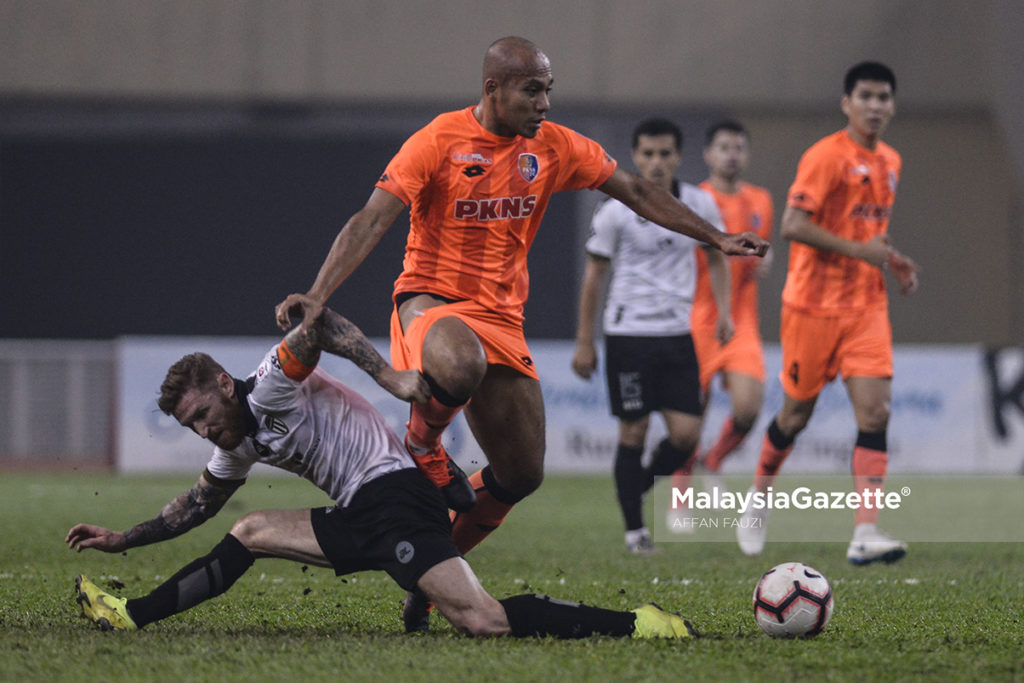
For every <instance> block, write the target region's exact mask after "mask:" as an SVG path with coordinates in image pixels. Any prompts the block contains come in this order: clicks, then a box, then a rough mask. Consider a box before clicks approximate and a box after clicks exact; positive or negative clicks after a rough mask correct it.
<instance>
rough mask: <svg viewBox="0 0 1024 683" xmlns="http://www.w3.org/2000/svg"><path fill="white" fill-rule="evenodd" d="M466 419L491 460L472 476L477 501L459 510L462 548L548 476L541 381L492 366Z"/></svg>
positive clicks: (456, 524)
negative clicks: (545, 465)
mask: <svg viewBox="0 0 1024 683" xmlns="http://www.w3.org/2000/svg"><path fill="white" fill-rule="evenodd" d="M466 422H467V423H468V424H469V428H470V430H471V431H472V432H473V436H474V438H476V441H477V443H478V444H479V445H480V448H481V450H483V452H484V455H485V456H487V461H488V464H487V466H486V467H484V468H483V469H482V470H480V471H478V472H476V473H474V474H473V475H472V476H471V477H470V482H471V483H472V484H473V488H474V489H475V491H476V497H477V503H476V506H475V507H474V508H473V509H472V510H470V511H468V512H458V513H456V514H455V516H454V519H453V528H452V536H453V538H454V539H455V544H456V546H457V547H458V549H459V551H460V552H462V553H467V552H469V551H470V550H471V549H472V548H474V547H476V545H477V544H478V543H480V541H482V540H483V539H484V538H486V537H487V536H488V535H489V534H490V533H491V532H492V531H494V530H495V529H496V528H498V526H499V525H500V524H501V523H502V521H503V520H504V519H505V516H506V515H507V514H508V513H509V511H510V510H511V509H512V507H513V506H514V505H515V504H516V503H518V502H519V501H520V500H522V499H523V498H525V497H526V496H528V495H530V494H531V493H533V492H534V491H535V490H537V488H538V487H539V486H540V484H541V482H542V481H543V479H544V448H545V422H544V398H543V395H542V394H541V388H540V382H539V381H538V380H536V379H534V378H532V377H527V376H526V375H523V374H522V373H520V372H517V371H516V370H514V369H512V368H510V367H508V366H507V365H491V366H489V367H488V369H487V374H486V375H485V376H484V379H483V381H482V382H481V383H480V385H479V386H478V387H477V390H476V391H475V392H474V394H473V401H472V403H470V404H469V405H468V406H467V407H466Z"/></svg>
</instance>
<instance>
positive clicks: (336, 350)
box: [281, 294, 430, 403]
mask: <svg viewBox="0 0 1024 683" xmlns="http://www.w3.org/2000/svg"><path fill="white" fill-rule="evenodd" d="M281 305H282V306H284V307H285V312H286V313H287V314H288V315H289V316H295V317H300V316H301V317H302V323H301V324H300V325H299V326H298V327H296V328H295V329H293V330H292V331H291V332H289V333H288V336H287V337H285V341H286V343H287V344H288V350H289V351H291V352H292V353H293V354H294V355H295V357H296V358H298V360H299V361H301V362H302V363H303V364H304V365H307V366H313V365H316V363H317V361H318V360H319V356H320V351H321V350H323V351H326V352H327V353H331V354H334V355H335V356H341V357H342V358H348V359H349V360H350V361H352V362H353V363H355V364H356V365H357V366H359V368H360V369H361V370H362V371H363V372H365V373H366V374H368V375H370V377H373V379H374V380H375V381H376V382H377V384H379V385H380V386H381V387H383V388H384V389H386V390H387V391H388V392H390V393H391V394H393V395H394V396H396V397H398V398H400V399H402V400H403V401H417V402H420V403H423V402H425V401H426V400H427V399H428V398H430V389H429V387H428V386H427V382H426V380H425V379H423V376H422V375H421V374H420V373H419V371H417V370H403V371H398V370H395V369H394V368H393V367H391V365H390V364H389V363H388V362H387V361H386V360H384V358H383V357H382V356H381V355H380V354H379V353H377V349H375V348H374V347H373V344H371V343H370V340H369V339H367V338H366V335H364V334H363V332H362V330H360V329H359V328H358V327H356V326H355V325H354V324H352V322H351V321H349V320H348V319H347V318H345V317H343V316H341V315H339V314H338V313H335V312H334V311H332V310H331V309H329V308H327V307H326V306H324V305H323V304H321V303H320V302H319V301H317V300H316V299H313V298H312V297H309V296H306V295H304V294H292V295H290V296H289V297H288V298H287V299H285V300H284V302H283V303H282V304H281Z"/></svg>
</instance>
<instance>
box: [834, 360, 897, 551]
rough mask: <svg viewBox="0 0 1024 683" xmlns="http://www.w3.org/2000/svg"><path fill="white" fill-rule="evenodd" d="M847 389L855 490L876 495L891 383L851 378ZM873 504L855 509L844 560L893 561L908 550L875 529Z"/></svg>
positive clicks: (883, 468) (883, 465) (884, 465)
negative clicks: (853, 431)
mask: <svg viewBox="0 0 1024 683" xmlns="http://www.w3.org/2000/svg"><path fill="white" fill-rule="evenodd" d="M846 388H847V392H848V394H849V396H850V402H851V404H853V412H854V415H855V417H856V419H857V443H856V445H855V446H854V449H853V462H852V467H851V469H852V471H853V479H854V490H855V491H856V492H857V493H859V494H861V495H865V494H867V495H877V494H875V492H877V491H882V490H884V488H885V476H886V472H887V470H888V463H889V456H888V445H887V436H886V435H887V428H888V424H889V405H890V400H891V394H892V382H891V380H890V379H888V378H884V377H851V378H849V379H847V380H846ZM878 512H879V510H878V507H877V505H876V504H872V505H861V506H859V507H858V508H857V509H855V510H854V531H853V539H852V540H851V541H850V546H849V548H848V549H847V559H849V560H850V562H852V563H853V564H869V563H871V562H876V561H883V562H887V563H888V562H895V561H896V560H899V559H901V558H902V557H903V556H904V555H905V554H906V552H907V544H906V543H904V542H903V541H900V540H897V539H894V538H892V537H890V536H889V535H888V534H886V533H885V532H883V531H880V530H879V529H878V526H877V524H878Z"/></svg>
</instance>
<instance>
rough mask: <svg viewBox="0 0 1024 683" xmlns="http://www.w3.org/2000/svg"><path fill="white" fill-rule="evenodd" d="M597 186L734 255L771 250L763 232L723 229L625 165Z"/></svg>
mask: <svg viewBox="0 0 1024 683" xmlns="http://www.w3.org/2000/svg"><path fill="white" fill-rule="evenodd" d="M597 189H599V190H601V191H602V192H604V193H605V194H607V195H608V196H610V197H614V198H615V199H618V200H619V201H620V202H622V203H623V204H625V205H626V206H628V207H629V208H630V209H631V210H632V211H633V212H634V213H636V214H638V215H640V216H643V217H644V218H646V219H647V220H649V221H651V222H653V223H657V224H658V225H660V226H662V227H663V228H667V229H669V230H672V231H674V232H678V233H681V234H683V235H689V236H690V237H692V238H694V239H697V240H700V241H701V242H706V243H708V244H710V245H711V246H713V247H715V248H716V249H719V250H721V251H722V252H724V253H726V254H729V255H731V256H764V255H765V253H767V251H768V246H769V244H768V242H767V241H766V240H764V239H762V238H761V237H760V236H758V235H756V234H754V233H752V232H743V233H738V234H729V233H724V232H719V231H718V230H716V229H715V227H714V226H713V225H711V224H710V223H708V222H707V221H705V220H704V219H703V218H701V217H700V216H698V215H697V214H696V213H694V212H693V211H692V210H691V209H690V208H689V207H688V206H686V205H685V204H683V203H682V202H680V201H679V200H678V199H676V198H675V197H673V196H672V194H671V193H670V192H666V191H665V190H663V189H662V188H660V187H658V186H657V185H655V184H654V183H652V182H650V181H649V180H645V179H643V178H641V177H640V176H638V175H635V174H633V173H629V172H628V171H625V170H623V169H622V168H616V169H615V171H614V172H613V173H612V175H611V177H610V178H608V180H606V181H605V182H604V184H603V185H601V186H600V187H599V188H597Z"/></svg>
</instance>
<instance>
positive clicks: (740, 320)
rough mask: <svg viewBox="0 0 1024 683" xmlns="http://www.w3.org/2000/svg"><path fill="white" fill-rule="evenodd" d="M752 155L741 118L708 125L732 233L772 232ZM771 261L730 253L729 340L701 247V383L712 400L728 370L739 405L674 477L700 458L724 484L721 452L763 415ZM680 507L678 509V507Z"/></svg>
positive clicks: (717, 189) (715, 192) (712, 186)
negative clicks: (761, 296)
mask: <svg viewBox="0 0 1024 683" xmlns="http://www.w3.org/2000/svg"><path fill="white" fill-rule="evenodd" d="M749 162H750V135H749V134H748V133H747V130H746V129H745V128H744V127H743V126H742V125H741V124H740V123H738V122H736V121H719V122H718V123H715V124H713V125H712V126H711V127H710V128H708V130H707V133H706V134H705V141H704V163H706V164H707V166H708V171H709V177H708V179H707V180H705V181H704V182H703V183H701V184H700V188H701V189H702V190H705V191H707V192H708V193H710V194H711V196H712V197H714V199H715V203H716V204H717V205H718V210H719V211H720V212H721V214H722V222H723V223H724V224H725V229H726V231H728V232H730V233H740V232H746V231H750V232H754V233H756V234H758V235H760V236H761V237H763V238H764V239H766V240H770V239H771V234H772V216H773V213H774V207H773V205H772V196H771V194H769V192H768V190H766V189H764V188H763V187H758V186H757V185H751V184H750V183H747V182H745V181H743V179H742V176H743V172H744V171H745V170H746V168H747V164H748V163H749ZM770 267H771V253H768V254H766V255H765V257H764V258H763V259H752V258H748V257H742V256H740V257H734V258H731V259H729V268H730V270H731V273H732V278H731V288H730V291H731V297H732V303H731V306H730V311H731V313H732V320H733V325H734V327H735V330H734V332H733V336H732V338H731V339H730V340H729V342H728V343H727V344H723V343H722V342H721V340H720V339H719V338H718V334H717V324H718V307H717V306H716V305H715V299H714V296H713V295H712V292H711V278H710V277H709V274H708V266H707V259H706V257H705V255H704V253H703V251H699V252H697V292H696V294H695V296H694V299H693V314H692V317H691V321H690V322H691V327H692V334H693V345H694V347H695V348H696V350H697V360H698V361H699V363H700V383H701V386H702V387H703V389H704V396H705V401H707V400H709V398H710V397H709V391H710V389H711V380H712V379H713V378H714V376H715V375H717V374H719V373H721V376H722V386H723V387H724V388H725V389H726V391H728V392H729V397H730V399H731V403H732V411H731V414H730V415H729V417H728V418H727V419H726V421H725V423H724V424H723V425H722V429H721V432H720V434H719V435H718V439H717V440H716V441H715V444H714V445H713V446H712V447H711V449H710V450H709V451H708V452H707V453H705V454H700V455H699V456H698V458H693V459H691V460H690V462H688V463H687V466H686V467H684V468H682V469H680V470H679V471H677V472H676V476H675V477H674V478H673V480H672V485H673V486H674V487H676V488H680V489H684V488H686V487H687V486H689V474H690V470H691V468H692V466H693V464H694V461H695V460H699V462H701V463H702V464H703V466H704V469H705V474H704V476H705V488H708V489H712V488H721V486H722V484H721V481H720V479H719V476H718V472H719V470H720V469H721V466H722V460H724V459H725V457H726V456H727V455H729V454H730V453H732V452H733V451H734V450H735V449H736V448H737V447H739V445H740V444H741V443H743V440H744V439H745V438H746V436H747V434H748V433H749V432H750V430H751V429H752V428H753V426H754V423H755V422H756V421H757V415H758V413H759V412H760V410H761V401H762V399H763V397H764V349H763V348H762V344H761V332H760V329H759V326H760V321H759V319H758V315H757V287H758V282H759V281H760V280H761V279H762V278H764V276H765V275H766V274H767V273H768V270H769V268H770ZM677 512H678V511H677ZM671 515H672V511H670V520H669V529H671V530H677V531H678V530H683V529H685V528H686V527H683V526H681V525H679V524H674V523H673V521H674V520H673V519H672V518H671Z"/></svg>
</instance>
